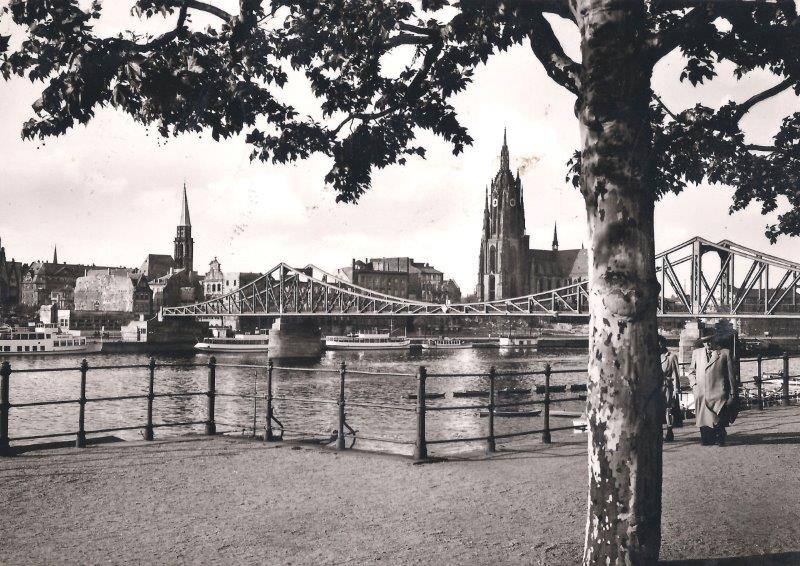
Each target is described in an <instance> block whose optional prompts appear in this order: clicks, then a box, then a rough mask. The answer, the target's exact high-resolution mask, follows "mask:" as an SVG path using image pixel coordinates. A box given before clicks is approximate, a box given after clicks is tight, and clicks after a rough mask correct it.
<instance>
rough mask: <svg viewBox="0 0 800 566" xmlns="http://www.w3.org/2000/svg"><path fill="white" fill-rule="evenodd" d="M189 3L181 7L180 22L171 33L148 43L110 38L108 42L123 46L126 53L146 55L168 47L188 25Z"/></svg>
mask: <svg viewBox="0 0 800 566" xmlns="http://www.w3.org/2000/svg"><path fill="white" fill-rule="evenodd" d="M187 4H189V2H184V3H182V5H181V7H180V11H179V12H178V21H177V22H176V23H175V27H174V28H172V29H171V30H170V31H168V32H166V33H163V34H161V35H160V36H158V37H156V38H154V39H151V40H150V41H148V42H147V43H136V42H135V41H132V40H130V39H122V38H119V37H112V38H109V39H108V40H107V41H108V42H109V43H111V44H116V45H118V46H122V48H123V49H124V50H126V51H134V52H137V53H145V52H147V51H152V50H153V49H155V48H157V47H161V46H162V45H166V44H167V43H169V42H170V41H172V40H173V39H175V38H176V37H177V36H178V34H179V33H180V31H181V30H182V29H183V26H184V24H185V23H186V14H187V11H188V5H187Z"/></svg>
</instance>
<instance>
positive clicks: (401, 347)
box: [325, 343, 410, 350]
mask: <svg viewBox="0 0 800 566" xmlns="http://www.w3.org/2000/svg"><path fill="white" fill-rule="evenodd" d="M409 346H410V343H408V344H341V343H339V344H337V343H334V344H328V343H326V344H325V349H326V350H408V347H409Z"/></svg>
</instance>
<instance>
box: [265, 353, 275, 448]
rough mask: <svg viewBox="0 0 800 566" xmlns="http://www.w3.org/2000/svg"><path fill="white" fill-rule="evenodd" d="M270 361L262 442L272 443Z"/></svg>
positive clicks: (270, 363)
mask: <svg viewBox="0 0 800 566" xmlns="http://www.w3.org/2000/svg"><path fill="white" fill-rule="evenodd" d="M272 369H273V364H272V360H269V361H268V362H267V423H266V424H265V425H264V442H273V441H274V440H275V435H274V434H273V433H272Z"/></svg>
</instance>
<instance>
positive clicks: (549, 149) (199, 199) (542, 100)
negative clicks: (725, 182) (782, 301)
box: [0, 3, 800, 294]
mask: <svg viewBox="0 0 800 566" xmlns="http://www.w3.org/2000/svg"><path fill="white" fill-rule="evenodd" d="M106 4H108V3H106ZM119 4H120V5H122V4H125V3H119ZM125 21H126V20H125V18H124V16H123V15H120V14H116V13H112V14H111V15H110V16H109V18H108V20H107V21H104V23H103V25H106V26H108V28H107V29H109V30H110V29H112V28H113V27H114V26H115V25H120V24H122V23H124V22H125ZM552 21H553V22H554V25H555V26H556V32H557V34H558V35H559V37H561V38H562V39H563V41H564V44H565V48H566V49H567V52H568V53H569V54H570V55H572V56H573V57H575V58H578V57H579V55H578V53H577V51H578V49H577V48H578V45H577V37H576V35H575V32H574V27H573V26H572V24H570V23H567V22H565V21H563V20H558V19H557V18H554V19H553V20H552ZM8 29H9V28H8V25H7V24H4V23H0V33H7V32H8V31H7V30H8ZM680 67H681V66H680V58H679V57H678V56H676V55H673V56H671V57H670V58H668V59H667V60H665V61H662V63H660V64H659V66H658V67H657V69H656V74H655V77H654V83H653V84H654V88H655V90H656V91H657V92H658V93H659V94H660V95H661V96H662V98H663V100H664V101H665V103H666V104H667V105H668V106H669V107H670V108H671V109H672V110H676V111H677V110H681V109H683V108H686V107H689V106H691V105H693V104H695V103H696V102H703V103H705V104H709V105H712V106H719V105H720V104H722V103H724V102H725V101H726V100H728V99H733V100H744V99H746V98H748V97H749V96H750V95H752V94H753V93H755V92H758V91H759V90H762V89H763V88H766V87H767V86H770V85H772V84H775V83H777V82H778V80H777V79H775V78H774V77H770V76H768V75H765V74H754V75H753V76H748V77H745V78H744V79H743V80H741V81H736V80H735V79H734V78H733V77H732V75H731V74H730V73H729V72H725V71H726V70H725V69H724V70H723V72H722V73H721V76H720V77H719V78H718V79H715V80H714V81H712V83H710V84H708V85H706V86H703V87H700V88H697V89H695V88H692V87H690V86H688V85H683V84H681V83H679V82H678V80H677V79H678V75H679V73H680ZM727 71H729V69H727ZM40 91H41V85H40V84H34V85H32V84H31V83H30V82H28V81H23V80H19V79H17V80H13V81H11V82H9V83H3V82H0V117H2V119H0V148H2V150H0V167H2V178H0V189H1V190H0V199H1V200H0V203H2V208H3V211H4V213H3V214H2V215H0V239H2V245H3V246H5V248H6V254H7V256H8V257H9V258H11V257H14V258H16V259H18V260H21V261H25V262H29V261H33V260H37V259H48V258H51V257H52V253H53V246H54V245H57V246H58V258H59V260H60V261H67V262H70V263H94V264H97V265H125V266H130V267H136V266H139V265H140V264H141V263H142V261H143V260H144V258H145V256H146V255H147V254H149V253H166V254H171V253H172V248H173V244H172V240H173V238H174V237H175V227H176V225H177V223H178V220H179V218H180V202H181V201H180V195H181V190H182V187H183V183H184V182H185V183H186V186H187V190H188V195H189V206H190V210H191V218H192V232H193V236H194V240H195V246H194V257H195V269H196V270H198V271H199V272H201V273H205V271H206V270H207V266H208V262H209V261H211V260H212V259H213V258H215V257H216V258H218V259H219V261H220V262H221V264H222V269H223V270H225V271H261V272H263V271H266V270H268V269H270V268H271V267H273V266H274V265H276V264H277V263H279V262H280V261H284V262H287V263H289V264H292V265H297V266H302V265H306V264H309V263H312V264H315V265H318V266H319V267H321V268H323V269H326V270H328V271H334V270H335V269H336V268H338V267H342V266H345V265H349V264H350V261H351V258H366V257H380V256H410V257H413V258H414V259H415V260H416V261H423V262H428V263H431V264H433V265H434V266H436V267H437V268H438V269H440V270H441V271H443V272H444V273H445V276H446V277H452V278H454V279H455V280H456V282H457V283H458V284H459V285H460V287H461V289H462V292H464V293H465V294H466V293H469V292H472V291H473V290H474V286H475V284H476V282H477V270H478V265H477V262H478V252H479V246H480V233H481V227H482V220H483V216H482V215H483V201H484V190H485V187H486V185H487V184H488V183H489V182H490V180H491V178H492V177H493V176H494V174H495V172H496V171H497V169H498V166H499V154H500V147H501V144H502V137H503V128H504V127H505V128H507V129H508V145H509V150H510V154H511V167H512V170H513V169H516V168H517V167H519V168H520V169H521V177H522V182H523V187H524V191H525V206H526V210H525V214H526V223H527V229H528V233H529V235H530V239H531V245H532V246H533V247H536V248H549V247H550V242H551V240H552V234H553V225H554V224H555V223H558V236H559V243H560V247H561V249H567V248H579V247H581V245H582V244H587V243H588V242H587V236H586V225H585V212H584V208H583V203H582V199H581V197H580V194H579V193H578V191H577V190H575V189H573V188H572V186H571V185H569V184H568V183H566V181H565V175H566V162H567V160H568V159H569V157H570V155H571V154H572V152H573V151H574V150H575V149H576V148H577V147H578V144H579V136H578V125H577V121H576V119H575V116H574V113H573V104H574V97H573V96H572V95H570V94H569V93H568V92H567V91H565V90H564V89H562V88H561V87H559V86H557V85H555V84H554V83H553V82H551V81H550V80H549V79H548V78H547V76H546V75H545V73H544V71H543V69H542V67H541V65H540V64H539V63H538V62H537V61H536V59H535V58H534V56H533V55H532V54H531V52H530V48H529V47H528V46H527V45H522V46H517V47H515V48H513V49H511V50H509V51H508V52H505V53H501V54H498V55H496V56H494V57H492V58H491V59H490V60H489V64H488V65H485V66H482V67H480V68H479V69H478V70H477V72H476V74H475V80H474V83H473V84H472V85H471V86H470V87H469V88H468V89H467V90H466V91H465V92H464V93H461V94H459V95H458V96H457V97H456V98H455V99H454V106H455V107H456V110H457V112H458V114H459V116H460V119H461V120H462V123H463V124H464V125H465V126H467V128H468V129H469V131H470V133H471V135H472V137H473V138H474V139H475V143H474V145H473V146H471V147H468V148H467V149H466V151H465V152H464V153H463V154H462V155H460V156H453V155H452V153H451V149H450V147H449V146H448V145H447V144H446V142H444V141H443V140H441V139H438V138H435V137H433V136H430V135H427V134H425V133H424V132H423V133H422V134H421V135H420V138H419V139H420V141H421V142H422V143H423V145H425V146H426V148H427V150H428V154H427V158H426V159H421V158H415V159H411V160H410V161H409V163H408V165H406V166H405V167H402V166H394V167H390V168H388V169H385V170H382V171H377V172H376V173H375V175H374V177H373V188H372V189H371V190H370V191H369V192H368V193H367V194H366V195H365V196H364V197H362V198H361V200H360V202H359V203H358V204H357V205H350V204H337V203H336V202H335V193H334V192H333V191H332V190H331V189H330V188H329V187H326V186H325V184H324V180H323V178H324V175H325V173H326V172H327V171H328V169H329V167H330V163H329V161H328V159H327V158H325V157H319V156H317V157H313V158H311V159H309V160H307V161H301V162H298V163H295V164H292V165H273V164H265V163H260V162H252V163H251V162H250V161H249V158H248V155H249V148H248V146H247V145H246V144H245V143H244V141H243V139H242V138H241V137H239V138H234V139H230V140H227V141H222V142H214V141H213V140H212V139H211V137H210V136H183V137H180V138H170V139H169V140H165V139H164V138H161V137H160V136H159V135H158V134H157V133H156V132H155V131H154V130H152V129H151V130H148V129H146V128H145V127H143V126H141V125H139V124H135V123H134V122H133V121H132V120H131V119H130V118H129V117H128V116H126V115H123V114H121V113H117V112H115V111H114V110H112V109H100V110H99V111H98V112H97V115H96V118H95V119H94V120H93V121H92V122H90V123H89V124H88V125H87V126H78V127H76V128H75V129H73V130H72V131H70V132H69V133H68V134H67V135H66V136H62V137H59V138H55V139H48V140H46V141H45V142H41V141H23V140H22V139H21V138H20V131H21V127H22V123H23V122H24V121H25V120H27V119H28V118H30V117H31V116H32V111H31V108H30V106H31V104H32V103H33V101H34V100H36V99H37V98H38V96H39V93H40ZM286 96H288V97H290V98H291V99H292V101H293V102H294V103H296V104H297V105H298V107H300V108H303V107H307V108H311V107H313V106H314V104H315V101H314V99H313V97H311V95H310V94H309V93H308V90H307V88H305V85H304V84H303V81H302V80H297V79H295V80H293V81H290V85H289V87H288V89H287V92H286ZM317 106H318V105H317ZM797 111H800V103H799V102H798V98H797V97H796V96H795V95H794V94H791V93H790V94H783V95H781V96H779V97H776V98H775V99H773V100H771V101H769V102H768V103H765V104H763V105H761V106H759V107H757V108H756V110H755V111H754V112H752V113H751V114H750V115H748V117H747V118H746V122H745V128H746V131H747V132H748V136H749V137H750V139H751V140H752V141H754V142H767V141H768V139H769V137H770V136H771V135H772V134H773V133H774V132H775V131H776V129H777V127H778V125H779V123H780V119H781V118H782V117H783V116H785V115H787V114H789V113H791V112H797ZM731 195H732V190H731V189H730V188H728V187H719V186H714V187H707V186H700V187H692V188H690V189H689V190H687V191H685V192H684V193H683V194H681V195H680V196H672V195H671V196H667V197H666V198H665V199H664V200H663V201H662V202H660V203H658V205H657V207H656V251H659V250H661V249H665V248H667V247H671V246H673V245H675V244H677V243H680V242H682V241H684V240H688V239H689V238H691V237H693V236H695V235H701V236H703V237H705V238H708V239H710V240H720V239H724V238H727V239H731V240H734V241H736V242H738V243H740V244H743V245H746V246H750V247H753V248H756V249H760V250H763V251H766V252H769V253H773V254H776V255H780V256H783V257H786V258H790V259H794V260H798V259H800V258H799V257H798V256H800V241H798V240H797V239H789V238H784V239H782V240H780V241H779V243H778V244H777V245H775V246H770V244H769V242H768V241H767V240H766V239H765V237H764V227H765V226H766V224H767V223H768V222H769V221H771V220H772V221H774V215H773V216H771V217H767V218H765V217H763V216H762V215H761V213H760V209H759V207H758V206H751V207H750V208H748V209H747V210H746V211H743V212H740V213H736V214H735V215H733V216H729V215H728V207H729V204H730V200H731Z"/></svg>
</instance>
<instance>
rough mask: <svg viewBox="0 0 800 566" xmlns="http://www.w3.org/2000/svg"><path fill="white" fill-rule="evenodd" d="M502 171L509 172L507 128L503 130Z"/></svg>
mask: <svg viewBox="0 0 800 566" xmlns="http://www.w3.org/2000/svg"><path fill="white" fill-rule="evenodd" d="M500 170H501V171H508V170H509V167H508V139H507V136H506V128H503V149H501V150H500Z"/></svg>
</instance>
